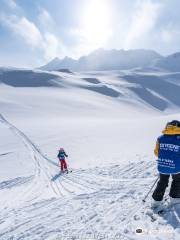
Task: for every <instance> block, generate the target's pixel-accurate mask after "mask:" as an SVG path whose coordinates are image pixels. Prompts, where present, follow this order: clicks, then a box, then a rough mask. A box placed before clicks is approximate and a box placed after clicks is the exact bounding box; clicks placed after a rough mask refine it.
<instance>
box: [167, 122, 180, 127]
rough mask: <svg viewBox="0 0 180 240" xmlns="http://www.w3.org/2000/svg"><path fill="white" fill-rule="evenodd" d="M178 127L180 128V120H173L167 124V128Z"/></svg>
mask: <svg viewBox="0 0 180 240" xmlns="http://www.w3.org/2000/svg"><path fill="white" fill-rule="evenodd" d="M171 127H178V128H180V122H179V121H178V120H172V121H171V122H168V123H167V124H166V128H171Z"/></svg>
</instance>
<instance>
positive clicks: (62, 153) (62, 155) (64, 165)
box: [57, 148, 68, 173]
mask: <svg viewBox="0 0 180 240" xmlns="http://www.w3.org/2000/svg"><path fill="white" fill-rule="evenodd" d="M57 157H58V159H59V162H60V167H61V172H63V171H64V170H65V171H66V172H67V173H68V169H67V163H66V157H68V155H67V154H66V152H65V151H64V149H63V148H60V149H59V153H58V155H57Z"/></svg>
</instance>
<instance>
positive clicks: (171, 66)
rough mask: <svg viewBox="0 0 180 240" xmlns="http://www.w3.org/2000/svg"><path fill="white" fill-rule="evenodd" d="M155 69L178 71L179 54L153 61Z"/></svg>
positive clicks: (179, 66) (179, 69) (179, 67)
mask: <svg viewBox="0 0 180 240" xmlns="http://www.w3.org/2000/svg"><path fill="white" fill-rule="evenodd" d="M154 66H155V67H158V68H161V69H164V70H167V71H174V72H179V71H180V52H178V53H174V54H171V55H169V56H167V57H162V58H160V59H158V60H156V61H155V63H154Z"/></svg>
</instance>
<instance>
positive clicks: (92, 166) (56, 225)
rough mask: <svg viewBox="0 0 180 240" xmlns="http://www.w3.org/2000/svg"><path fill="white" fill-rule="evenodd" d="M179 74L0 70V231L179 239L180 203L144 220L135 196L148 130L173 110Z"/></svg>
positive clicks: (148, 157)
mask: <svg viewBox="0 0 180 240" xmlns="http://www.w3.org/2000/svg"><path fill="white" fill-rule="evenodd" d="M179 76H180V73H172V72H163V71H160V70H159V71H154V70H151V71H141V70H140V69H139V70H137V69H136V70H124V71H120V70H118V71H102V72H95V71H93V72H81V73H77V72H74V73H73V74H72V73H68V72H58V71H52V72H47V71H41V70H36V71H32V70H18V69H4V68H3V69H1V70H0V136H1V141H0V240H10V239H11V240H12V239H13V240H20V239H25V240H39V239H43V240H56V239H71V240H75V239H82V240H84V239H105V240H107V239H121V240H129V239H130V240H132V239H133V240H135V239H136V240H137V239H148V240H164V239H172V240H177V239H179V237H180V206H179V205H178V204H177V205H175V206H174V207H173V208H172V211H167V212H165V213H164V214H163V215H162V216H157V215H156V216H155V218H156V219H155V221H152V217H151V216H152V212H151V210H150V205H151V196H149V197H148V198H147V201H146V202H145V203H143V202H142V200H143V198H144V196H145V195H146V193H147V192H148V191H149V189H150V187H151V186H152V184H153V182H154V181H155V179H156V178H157V170H156V161H155V157H154V156H153V148H154V145H155V142H156V138H157V137H158V136H159V135H160V134H161V130H162V128H163V127H164V126H165V124H166V122H167V121H170V120H172V119H179V118H180V94H179V91H180V89H179V88H180V80H179ZM60 147H64V149H65V150H66V152H67V154H68V155H69V157H68V159H67V162H68V166H69V169H71V170H72V172H70V173H69V174H59V165H58V161H57V152H58V149H59V148H60ZM167 194H168V192H167ZM138 232H140V233H138Z"/></svg>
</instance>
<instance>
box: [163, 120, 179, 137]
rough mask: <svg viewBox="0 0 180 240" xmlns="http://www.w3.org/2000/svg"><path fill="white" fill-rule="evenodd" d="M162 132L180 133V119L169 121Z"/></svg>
mask: <svg viewBox="0 0 180 240" xmlns="http://www.w3.org/2000/svg"><path fill="white" fill-rule="evenodd" d="M162 133H163V134H165V135H180V122H179V121H178V120H172V121H171V122H168V123H167V124H166V127H165V129H164V130H163V131H162Z"/></svg>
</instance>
